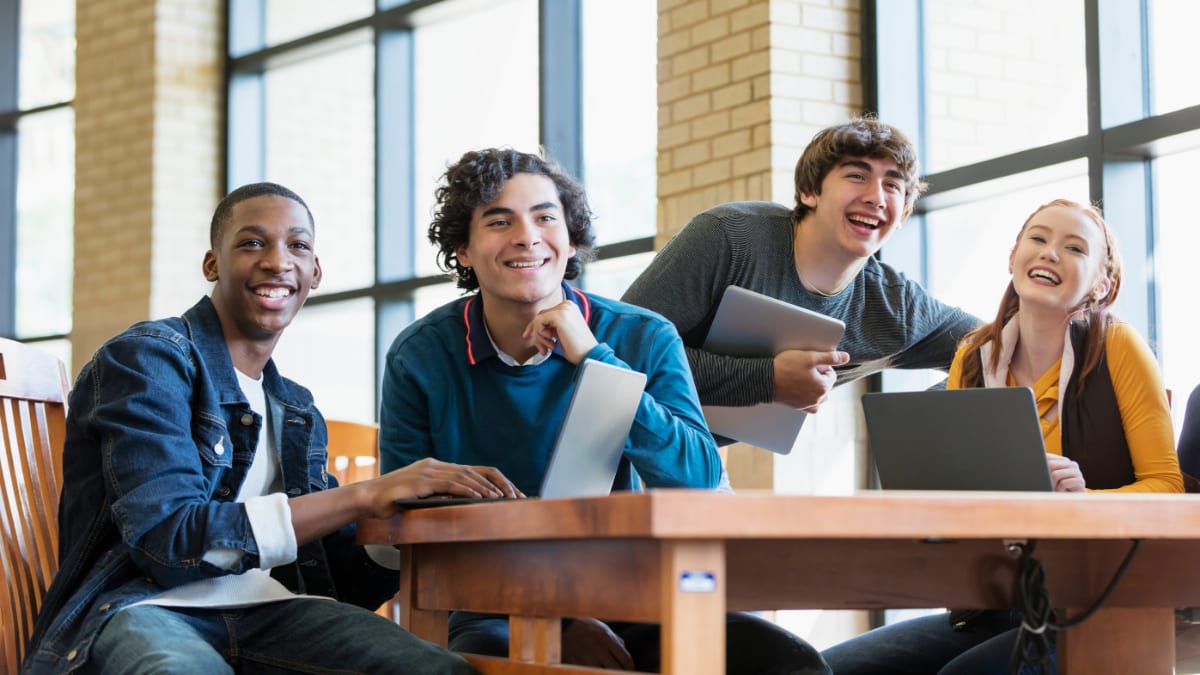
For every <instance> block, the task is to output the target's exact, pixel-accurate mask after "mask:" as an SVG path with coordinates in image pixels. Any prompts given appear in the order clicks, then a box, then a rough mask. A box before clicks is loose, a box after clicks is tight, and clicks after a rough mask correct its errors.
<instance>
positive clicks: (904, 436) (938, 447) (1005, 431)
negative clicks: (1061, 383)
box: [862, 387, 1054, 492]
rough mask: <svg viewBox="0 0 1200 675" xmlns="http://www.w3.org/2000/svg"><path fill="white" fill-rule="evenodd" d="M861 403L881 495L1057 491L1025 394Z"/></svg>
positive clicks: (1014, 390)
mask: <svg viewBox="0 0 1200 675" xmlns="http://www.w3.org/2000/svg"><path fill="white" fill-rule="evenodd" d="M862 404H863V414H864V415H865V416H866V420H867V438H868V441H869V443H870V448H871V455H872V456H873V457H874V459H875V468H876V470H877V471H878V472H879V485H880V487H882V488H883V489H885V490H1005V491H1009V490H1018V491H1020V490H1023V491H1037V492H1046V491H1053V490H1054V485H1053V483H1051V481H1050V469H1049V467H1048V466H1047V464H1046V448H1045V445H1044V444H1043V443H1042V427H1041V423H1040V422H1039V418H1038V413H1037V403H1036V402H1035V401H1034V398H1033V391H1032V390H1031V389H1029V388H1028V387H1006V388H996V389H950V390H943V391H907V392H891V393H870V394H863V397H862Z"/></svg>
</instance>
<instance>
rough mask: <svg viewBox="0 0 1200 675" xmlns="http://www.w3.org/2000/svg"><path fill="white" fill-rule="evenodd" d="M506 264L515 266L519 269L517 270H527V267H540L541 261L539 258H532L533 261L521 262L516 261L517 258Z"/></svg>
mask: <svg viewBox="0 0 1200 675" xmlns="http://www.w3.org/2000/svg"><path fill="white" fill-rule="evenodd" d="M508 266H509V267H515V268H517V269H519V270H528V269H533V268H535V267H541V266H542V261H541V260H534V261H530V262H521V261H518V260H514V261H512V262H510V263H508Z"/></svg>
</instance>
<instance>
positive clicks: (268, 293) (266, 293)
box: [254, 288, 292, 300]
mask: <svg viewBox="0 0 1200 675" xmlns="http://www.w3.org/2000/svg"><path fill="white" fill-rule="evenodd" d="M254 292H255V293H257V294H259V295H261V296H262V297H264V298H271V299H273V300H278V299H279V298H286V297H288V296H289V295H291V294H292V292H291V290H289V289H286V288H260V289H258V290H256V291H254Z"/></svg>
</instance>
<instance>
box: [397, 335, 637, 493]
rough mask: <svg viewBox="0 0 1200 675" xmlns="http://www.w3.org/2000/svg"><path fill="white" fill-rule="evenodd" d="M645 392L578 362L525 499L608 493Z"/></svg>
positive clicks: (625, 377) (632, 374) (625, 374)
mask: <svg viewBox="0 0 1200 675" xmlns="http://www.w3.org/2000/svg"><path fill="white" fill-rule="evenodd" d="M645 388H646V375H645V374H644V373H639V372H638V371H636V370H629V369H627V368H622V367H620V366H614V365H611V364H608V363H603V362H601V361H596V360H593V359H584V360H583V363H581V364H579V370H578V372H577V373H576V374H575V389H574V391H572V393H571V400H570V402H569V403H568V404H567V413H566V415H565V416H564V417H563V422H562V426H561V427H560V428H559V430H558V438H557V440H556V441H555V443H554V449H553V451H552V452H551V453H550V462H549V464H548V465H547V466H546V475H545V476H544V477H543V478H542V485H541V488H539V490H538V494H537V495H529V496H530V497H534V496H537V497H543V498H553V497H594V496H600V495H606V494H608V493H609V492H611V491H612V485H613V480H614V479H615V478H616V476H617V467H618V465H619V464H620V463H621V455H622V454H624V452H625V442H626V441H627V440H628V439H629V430H630V429H631V428H632V427H633V418H634V416H636V414H637V409H638V405H639V404H640V403H641V400H642V392H643V391H644V390H645ZM498 499H503V497H454V496H446V495H434V496H432V497H421V498H416V499H400V500H397V501H396V504H398V505H400V506H403V507H405V508H424V507H429V506H446V505H450V504H472V503H477V502H483V501H496V500H498Z"/></svg>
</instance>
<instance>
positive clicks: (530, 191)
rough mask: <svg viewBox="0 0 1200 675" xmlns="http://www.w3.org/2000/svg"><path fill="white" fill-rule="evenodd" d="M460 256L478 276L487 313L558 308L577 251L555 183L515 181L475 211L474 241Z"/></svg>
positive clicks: (532, 178)
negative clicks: (569, 263)
mask: <svg viewBox="0 0 1200 675" xmlns="http://www.w3.org/2000/svg"><path fill="white" fill-rule="evenodd" d="M456 254H457V256H458V261H459V264H461V265H464V266H466V267H470V268H471V269H473V270H474V271H475V277H476V278H477V279H478V281H479V292H480V295H481V296H482V297H483V303H484V307H488V308H494V309H499V307H500V305H501V304H505V303H508V304H513V305H519V306H520V308H521V309H523V310H527V311H530V312H531V313H536V312H539V311H541V310H543V309H547V308H549V307H553V306H554V305H556V304H558V303H559V302H560V301H561V300H562V292H561V287H560V285H561V284H562V280H563V274H564V272H565V270H566V267H567V261H568V260H570V258H571V256H573V255H575V247H574V246H572V245H571V241H570V233H569V232H568V231H567V222H566V218H565V216H564V214H563V207H562V204H561V203H560V202H559V199H558V188H557V187H556V186H555V184H554V181H552V180H550V179H549V178H547V177H546V176H542V175H539V174H531V173H519V174H516V175H515V176H513V177H512V178H510V179H509V180H508V181H506V182H505V183H504V187H503V188H501V190H500V194H499V195H497V196H496V199H495V200H494V201H492V202H491V203H489V204H484V205H482V206H477V207H475V210H474V212H473V213H472V214H471V224H470V238H469V239H468V241H467V244H466V246H460V247H459V248H458V250H457V251H456Z"/></svg>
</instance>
